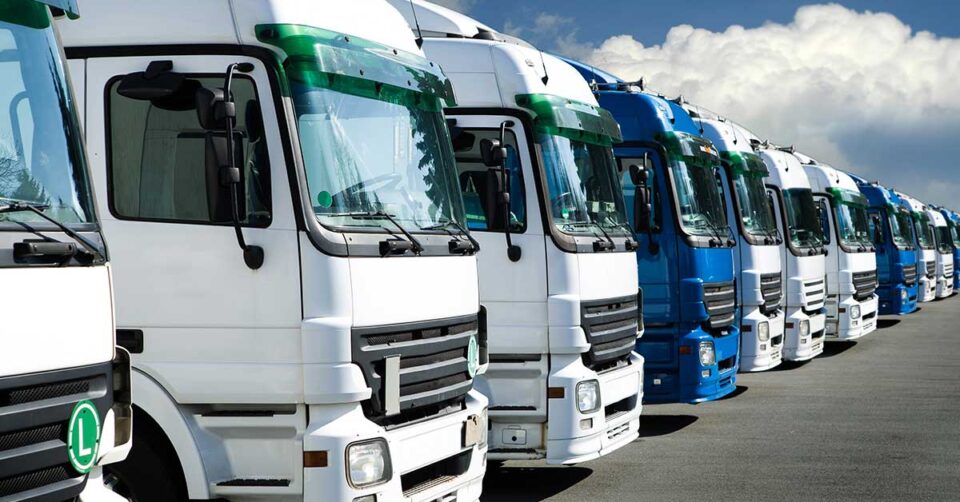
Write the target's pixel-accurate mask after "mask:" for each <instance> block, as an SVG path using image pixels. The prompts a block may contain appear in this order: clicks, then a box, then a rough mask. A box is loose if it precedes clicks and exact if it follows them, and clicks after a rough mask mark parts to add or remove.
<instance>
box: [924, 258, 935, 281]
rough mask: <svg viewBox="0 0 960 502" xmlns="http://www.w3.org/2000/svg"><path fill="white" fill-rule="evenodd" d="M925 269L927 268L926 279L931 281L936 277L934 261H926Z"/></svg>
mask: <svg viewBox="0 0 960 502" xmlns="http://www.w3.org/2000/svg"><path fill="white" fill-rule="evenodd" d="M926 267H927V278H928V279H933V278H934V277H936V276H937V262H935V261H928V262H926Z"/></svg>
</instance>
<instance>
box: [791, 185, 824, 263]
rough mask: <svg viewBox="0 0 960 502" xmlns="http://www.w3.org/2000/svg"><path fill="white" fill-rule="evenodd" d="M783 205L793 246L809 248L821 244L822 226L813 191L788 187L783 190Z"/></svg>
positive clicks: (822, 239)
mask: <svg viewBox="0 0 960 502" xmlns="http://www.w3.org/2000/svg"><path fill="white" fill-rule="evenodd" d="M783 205H784V210H785V212H786V213H787V230H788V231H789V232H788V233H789V234H790V236H789V237H790V244H791V245H792V246H793V247H794V248H798V249H799V248H810V247H816V246H820V245H822V244H823V241H824V238H823V227H822V226H821V225H820V216H819V212H818V211H817V206H816V204H814V202H813V192H812V191H811V190H810V189H809V188H789V189H787V190H784V191H783Z"/></svg>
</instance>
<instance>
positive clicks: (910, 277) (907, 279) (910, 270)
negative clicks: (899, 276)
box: [903, 264, 917, 286]
mask: <svg viewBox="0 0 960 502" xmlns="http://www.w3.org/2000/svg"><path fill="white" fill-rule="evenodd" d="M903 282H904V284H906V285H907V286H913V285H914V284H916V283H917V265H916V264H912V265H904V266H903Z"/></svg>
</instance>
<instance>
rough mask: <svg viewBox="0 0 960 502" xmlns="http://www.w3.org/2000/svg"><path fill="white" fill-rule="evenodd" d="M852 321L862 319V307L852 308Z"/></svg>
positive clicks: (855, 306)
mask: <svg viewBox="0 0 960 502" xmlns="http://www.w3.org/2000/svg"><path fill="white" fill-rule="evenodd" d="M850 319H860V306H859V305H854V306H852V307H850Z"/></svg>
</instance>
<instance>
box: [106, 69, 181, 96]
mask: <svg viewBox="0 0 960 502" xmlns="http://www.w3.org/2000/svg"><path fill="white" fill-rule="evenodd" d="M172 69H173V61H151V62H150V64H149V65H148V66H147V69H146V71H141V72H136V73H131V74H129V75H125V76H124V77H123V78H122V79H120V85H118V86H117V93H118V94H120V95H121V96H123V97H125V98H130V99H136V100H140V101H153V100H158V99H164V98H169V97H170V96H173V95H174V94H176V93H177V91H179V90H180V88H181V87H182V86H183V83H184V81H185V80H186V77H185V76H184V75H183V74H182V73H173V72H172V71H171V70H172Z"/></svg>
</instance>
